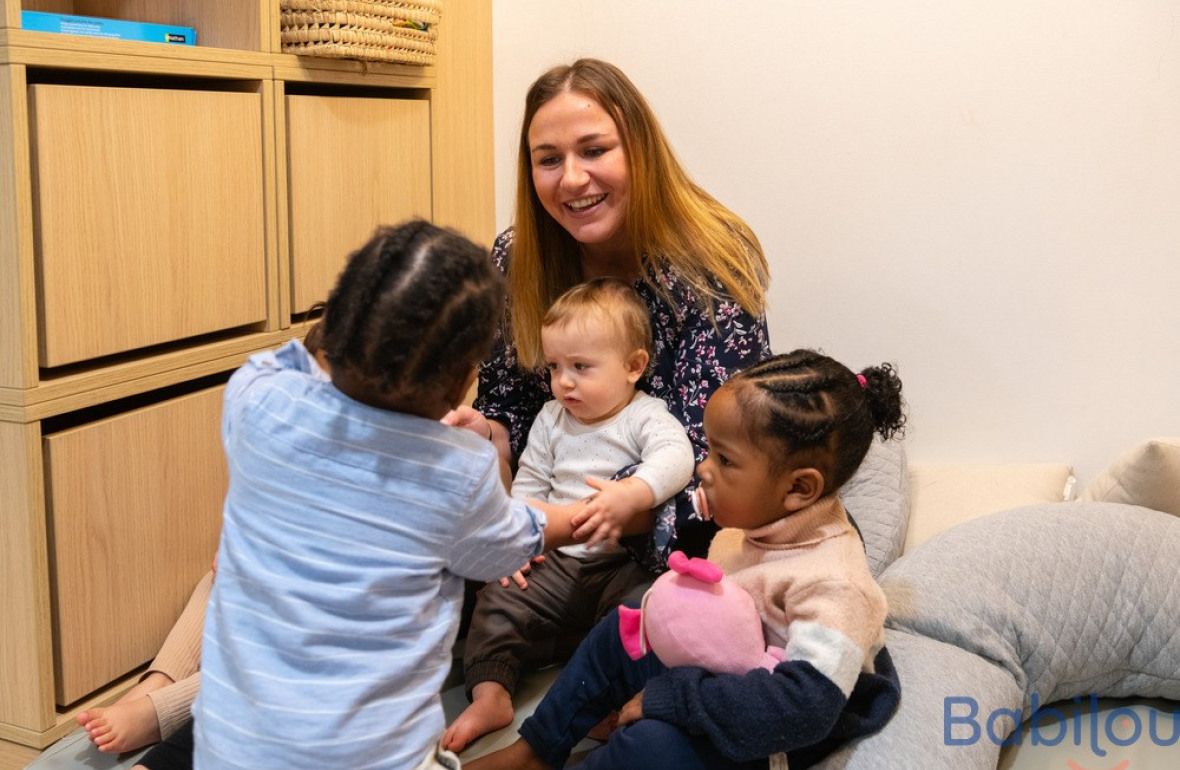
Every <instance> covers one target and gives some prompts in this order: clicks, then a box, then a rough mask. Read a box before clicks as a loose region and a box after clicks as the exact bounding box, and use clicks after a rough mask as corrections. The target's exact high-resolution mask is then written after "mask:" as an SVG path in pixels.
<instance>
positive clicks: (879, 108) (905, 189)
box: [494, 0, 1180, 482]
mask: <svg viewBox="0 0 1180 770" xmlns="http://www.w3.org/2000/svg"><path fill="white" fill-rule="evenodd" d="M494 24H495V31H494V62H495V72H494V87H495V121H496V191H497V198H496V202H497V221H498V222H499V223H500V224H501V225H507V224H508V223H509V222H510V221H511V218H512V192H513V185H514V178H513V174H514V168H515V166H514V160H515V148H516V142H517V136H518V134H517V132H518V130H519V120H520V114H521V109H522V105H523V97H524V92H525V90H526V89H527V87H528V85H529V83H530V82H531V81H532V80H533V79H534V78H535V77H536V76H537V75H539V74H540V73H541V72H542V71H543V70H545V69H546V68H547V67H549V66H551V65H553V64H557V63H560V62H566V61H572V60H573V59H574V58H576V57H577V56H579V55H592V56H598V57H600V58H604V59H607V60H609V61H612V62H614V63H616V64H618V65H619V66H620V67H622V68H623V70H624V71H626V72H627V73H628V74H629V75H630V77H631V78H632V79H633V80H634V81H635V82H636V84H637V85H638V86H639V88H640V89H641V90H642V91H643V92H644V94H645V95H646V96H647V97H648V99H649V100H650V101H651V103H652V105H653V107H654V108H655V110H656V113H657V114H658V115H659V116H660V119H661V122H662V123H663V126H664V129H665V131H666V132H667V134H668V135H669V137H670V138H671V141H672V143H673V146H674V147H675V148H676V150H677V153H678V155H679V156H680V158H681V160H682V161H683V162H684V164H685V165H686V166H687V168H688V169H689V171H690V172H691V173H692V174H693V176H694V177H695V178H696V180H697V181H698V182H700V183H701V184H702V185H703V186H704V187H705V188H707V189H708V190H710V191H711V192H712V193H713V194H714V195H716V196H717V197H718V198H719V199H720V200H721V201H722V202H724V203H725V204H727V205H728V206H730V207H731V208H732V209H733V210H734V211H736V212H737V213H739V214H740V215H741V216H743V217H744V218H745V219H746V220H747V221H748V222H749V223H750V224H751V226H752V227H753V228H754V229H755V231H756V232H757V233H758V235H759V236H760V238H761V240H762V244H763V246H764V247H765V249H766V252H767V255H768V256H769V258H770V261H771V269H772V276H773V283H772V286H771V292H770V310H769V319H770V325H771V333H772V343H773V345H774V347H775V349H776V350H779V351H785V350H789V349H792V348H795V347H800V346H808V347H820V348H823V349H824V350H825V351H826V352H828V353H830V354H831V355H833V356H835V357H837V358H838V359H840V360H843V361H844V362H846V363H848V364H849V365H852V366H857V367H859V366H864V365H867V364H870V363H875V362H879V361H882V360H890V361H894V362H896V363H897V364H898V366H899V369H900V371H901V374H902V379H903V382H904V384H905V390H906V394H907V396H908V400H909V404H910V428H909V433H908V446H909V448H910V455H911V459H913V460H918V461H936V460H945V461H955V462H959V461H970V462H1042V461H1043V462H1070V463H1072V464H1073V465H1074V466H1075V468H1076V470H1077V473H1078V476H1079V479H1081V480H1082V481H1083V482H1085V481H1086V480H1088V479H1089V478H1092V477H1093V475H1094V474H1095V473H1097V472H1099V471H1100V470H1102V468H1104V467H1105V466H1106V465H1107V464H1108V463H1109V462H1110V461H1112V460H1113V459H1114V458H1115V457H1116V456H1117V455H1118V454H1119V452H1121V451H1122V450H1124V449H1125V448H1127V447H1129V446H1131V445H1133V444H1134V443H1136V442H1138V441H1140V440H1141V439H1144V438H1147V437H1150V436H1159V435H1170V436H1177V435H1180V6H1178V5H1177V4H1176V3H1175V0H1124V1H1123V2H1116V1H1115V0H1105V1H1102V0H989V1H988V2H984V0H975V1H974V2H969V1H968V0H930V1H928V2H919V1H917V0H909V1H904V2H903V1H900V0H878V1H877V2H868V1H867V0H866V2H821V1H820V0H814V1H812V2H800V1H798V0H784V1H782V2H779V1H772V0H766V1H765V2H727V3H718V2H716V1H715V0H714V1H713V2H701V1H700V0H647V1H644V2H636V1H635V0H595V1H594V2H584V1H583V0H577V1H573V0H562V1H560V2H554V0H495V3H494Z"/></svg>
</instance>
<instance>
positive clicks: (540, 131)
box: [528, 91, 631, 253]
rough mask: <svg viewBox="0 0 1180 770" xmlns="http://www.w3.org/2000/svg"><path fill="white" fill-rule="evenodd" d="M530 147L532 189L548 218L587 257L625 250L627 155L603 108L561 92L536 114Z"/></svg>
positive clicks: (531, 125)
mask: <svg viewBox="0 0 1180 770" xmlns="http://www.w3.org/2000/svg"><path fill="white" fill-rule="evenodd" d="M528 142H529V156H530V161H531V164H532V177H533V187H534V188H535V189H536V191H537V198H538V199H539V200H540V202H541V206H542V207H543V208H544V209H545V211H546V212H548V214H549V216H551V217H553V219H554V220H556V221H557V223H558V224H560V225H561V226H562V227H563V228H565V230H566V231H567V232H568V233H569V234H570V235H571V236H573V238H574V240H576V241H578V242H579V243H580V244H582V245H583V246H584V247H586V249H587V252H591V253H592V252H593V251H594V250H595V249H601V250H603V251H615V250H619V249H622V248H625V247H626V239H627V235H626V229H625V227H624V224H625V222H626V218H627V206H628V202H629V195H630V187H631V185H630V177H629V171H628V168H627V155H626V151H625V150H624V147H623V139H622V136H620V134H619V128H618V126H617V125H615V121H614V120H613V119H612V118H611V116H610V115H608V114H607V112H606V110H604V109H603V108H602V105H600V104H599V103H598V102H596V101H595V100H594V99H592V98H590V97H589V96H586V95H585V94H581V93H578V92H576V91H563V92H562V93H560V94H558V95H557V96H555V97H553V98H552V99H550V100H549V101H548V102H546V103H545V104H544V105H542V106H541V108H540V109H538V110H537V112H536V114H535V115H534V116H533V120H532V122H531V123H530V124H529V130H528Z"/></svg>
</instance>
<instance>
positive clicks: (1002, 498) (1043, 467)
mask: <svg viewBox="0 0 1180 770" xmlns="http://www.w3.org/2000/svg"><path fill="white" fill-rule="evenodd" d="M1071 479H1072V475H1071V469H1070V467H1069V466H1068V465H1057V464H1051V463H1030V464H1020V465H958V464H938V463H913V464H911V465H910V522H909V529H908V530H907V531H906V541H905V552H906V553H909V552H910V551H912V550H913V549H914V548H915V547H917V546H919V545H921V544H922V543H924V542H926V541H927V540H929V539H930V538H932V537H934V536H935V535H937V534H938V533H939V532H942V531H943V530H944V529H949V528H950V527H953V526H955V525H956V524H962V523H963V522H965V521H970V520H971V519H977V518H979V517H980V516H983V515H985V514H988V513H994V512H996V511H1002V510H1006V509H1008V508H1016V507H1017V506H1021V505H1033V504H1034V503H1052V502H1061V501H1063V500H1065V499H1066V495H1067V494H1068V493H1067V488H1068V486H1069V485H1070V483H1071Z"/></svg>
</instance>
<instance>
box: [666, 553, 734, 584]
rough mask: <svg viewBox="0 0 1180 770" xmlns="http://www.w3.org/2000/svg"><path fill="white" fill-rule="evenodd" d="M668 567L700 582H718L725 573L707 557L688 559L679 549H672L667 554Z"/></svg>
mask: <svg viewBox="0 0 1180 770" xmlns="http://www.w3.org/2000/svg"><path fill="white" fill-rule="evenodd" d="M668 567H669V568H670V569H671V570H672V571H673V572H677V573H679V574H681V575H688V576H689V577H694V578H696V579H697V580H699V581H701V582H702V583H720V582H721V578H722V576H724V574H725V573H724V572H722V571H721V568H720V567H718V566H717V565H716V564H714V563H713V562H711V561H709V560H708V559H699V558H695V557H694V558H692V559H690V558H688V557H687V556H685V555H684V553H683V552H681V551H673V552H672V553H671V554H670V555H669V556H668Z"/></svg>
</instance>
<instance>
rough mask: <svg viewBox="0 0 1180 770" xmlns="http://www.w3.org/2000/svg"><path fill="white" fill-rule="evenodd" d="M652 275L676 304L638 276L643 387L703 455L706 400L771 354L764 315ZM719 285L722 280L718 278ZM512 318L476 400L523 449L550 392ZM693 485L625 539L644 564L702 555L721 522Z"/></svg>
mask: <svg viewBox="0 0 1180 770" xmlns="http://www.w3.org/2000/svg"><path fill="white" fill-rule="evenodd" d="M511 247H512V230H511V229H508V230H505V231H504V232H503V233H501V234H500V235H499V237H497V238H496V242H495V244H494V245H493V246H492V259H493V261H495V263H496V266H497V267H498V268H499V269H500V270H501V271H502V272H505V273H506V272H507V269H508V259H509V251H510V249H511ZM653 278H654V280H655V281H657V282H658V283H659V285H660V286H661V287H662V288H664V289H665V291H666V292H667V293H668V295H669V296H670V297H672V298H674V305H673V306H669V304H668V303H667V302H666V301H665V300H664V299H663V297H662V296H661V295H660V293H659V292H657V291H655V289H653V288H652V286H650V285H649V284H648V283H647V282H646V281H643V280H637V281H636V282H635V284H634V287H635V290H636V291H637V292H638V293H639V296H640V297H641V298H642V299H643V302H644V304H646V305H647V307H648V310H649V311H650V313H651V326H652V337H653V343H654V347H655V350H654V354H653V356H652V365H651V368H649V370H648V372H647V375H646V377H644V379H642V380H640V381H639V385H638V387H639V389H640V390H643V391H645V392H646V393H648V394H650V395H652V396H655V397H657V398H660V399H663V401H664V403H666V404H667V405H668V411H669V412H671V413H672V415H673V416H675V417H676V419H678V420H679V421H680V422H681V424H682V425H684V428H685V431H686V433H687V434H688V438H689V441H691V442H692V446H693V452H694V454H695V455H696V461H697V462H698V463H699V462H701V461H702V460H704V459H705V455H706V453H707V452H706V450H707V444H706V442H705V431H704V427H703V421H704V415H705V403H706V402H707V401H708V400H709V396H710V395H712V393H713V391H715V390H716V389H717V388H718V387H719V386H720V385H721V383H723V382H725V381H726V380H727V379H728V378H729V377H730V375H732V374H733V373H735V372H737V371H739V370H741V369H743V368H745V367H747V366H749V365H750V364H753V363H756V362H758V361H761V360H762V359H764V358H766V357H767V356H769V355H770V344H769V335H768V333H767V329H766V319H765V318H764V317H761V316H759V317H754V316H752V315H750V314H749V313H747V312H746V311H745V310H743V309H742V307H741V305H739V304H738V303H737V302H734V301H732V300H722V301H719V302H715V303H714V306H713V319H710V318H709V315H708V314H707V313H706V312H704V311H703V310H702V309H701V307H700V305H699V304H698V303H697V299H696V294H695V293H694V292H693V291H692V289H691V288H690V287H688V286H687V285H686V284H684V283H683V282H682V281H680V280H679V279H678V277H677V276H676V274H675V273H674V272H673V271H671V270H667V269H662V268H657V269H656V270H655V272H654V274H653ZM717 286H718V288H719V289H720V288H721V287H720V283H718V284H717ZM507 318H508V315H507V311H506V312H505V316H504V319H505V320H504V321H503V323H502V325H501V329H500V331H499V333H498V334H497V335H496V341H495V346H494V348H493V350H492V354H491V356H490V357H489V358H488V360H487V361H485V362H484V363H483V364H481V365H480V369H479V391H478V393H479V395H478V396H477V397H476V400H475V404H474V406H475V408H476V409H478V410H479V411H480V412H482V413H483V415H484V416H485V417H487V418H488V419H489V420H496V421H498V422H501V423H503V424H504V425H505V426H507V428H508V432H509V435H510V436H511V444H512V453H513V455H514V456H516V457H519V456H520V453H521V451H522V450H523V449H524V445H525V441H526V439H527V438H528V434H529V428H530V427H531V426H532V422H533V419H534V418H535V417H536V416H537V413H538V412H540V410H541V406H542V405H543V404H544V403H545V402H546V401H548V400H550V399H551V398H552V397H553V396H552V393H551V391H550V390H549V379H548V376H547V373H546V372H545V370H544V369H537V370H533V371H526V370H523V369H521V368H520V367H518V366H517V359H516V348H515V347H514V346H513V345H512V344H511V340H510V336H509V335H510V331H509V327H508V321H507ZM714 322H715V323H716V325H714ZM696 486H697V480H696V479H695V478H694V479H693V481H692V482H691V483H690V484H689V486H688V487H686V488H685V489H684V490H683V491H682V492H680V493H679V494H678V495H676V497H675V498H673V500H672V501H671V502H672V503H673V504H672V505H664V506H661V507H660V509H659V511H658V513H657V518H656V521H655V526H654V527H653V530H652V532H651V533H650V534H649V535H645V536H642V538H641V540H642V544H641V545H640V544H638V542H637V541H636V540H635V539H634V538H627V539H626V540H625V542H624V545H626V546H627V547H628V549H629V550H631V551H632V553H633V554H634V555H635V556H636V558H637V559H638V560H639V562H640V564H643V565H644V566H645V567H647V568H648V569H650V570H652V571H653V572H662V571H663V570H664V569H666V562H667V557H668V554H669V553H670V552H671V551H673V550H685V551H686V552H687V553H688V554H689V555H690V556H704V555H705V552H706V551H707V550H708V545H709V539H710V538H711V537H712V534H713V532H714V531H716V527H715V525H713V524H712V522H704V521H701V519H700V517H699V516H698V515H697V513H696V511H695V510H694V508H693V505H692V491H693V489H695V488H696ZM689 530H694V531H695V533H696V534H695V535H694V536H693V537H691V538H690V537H687V536H686V535H687V532H688V531H689Z"/></svg>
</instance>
